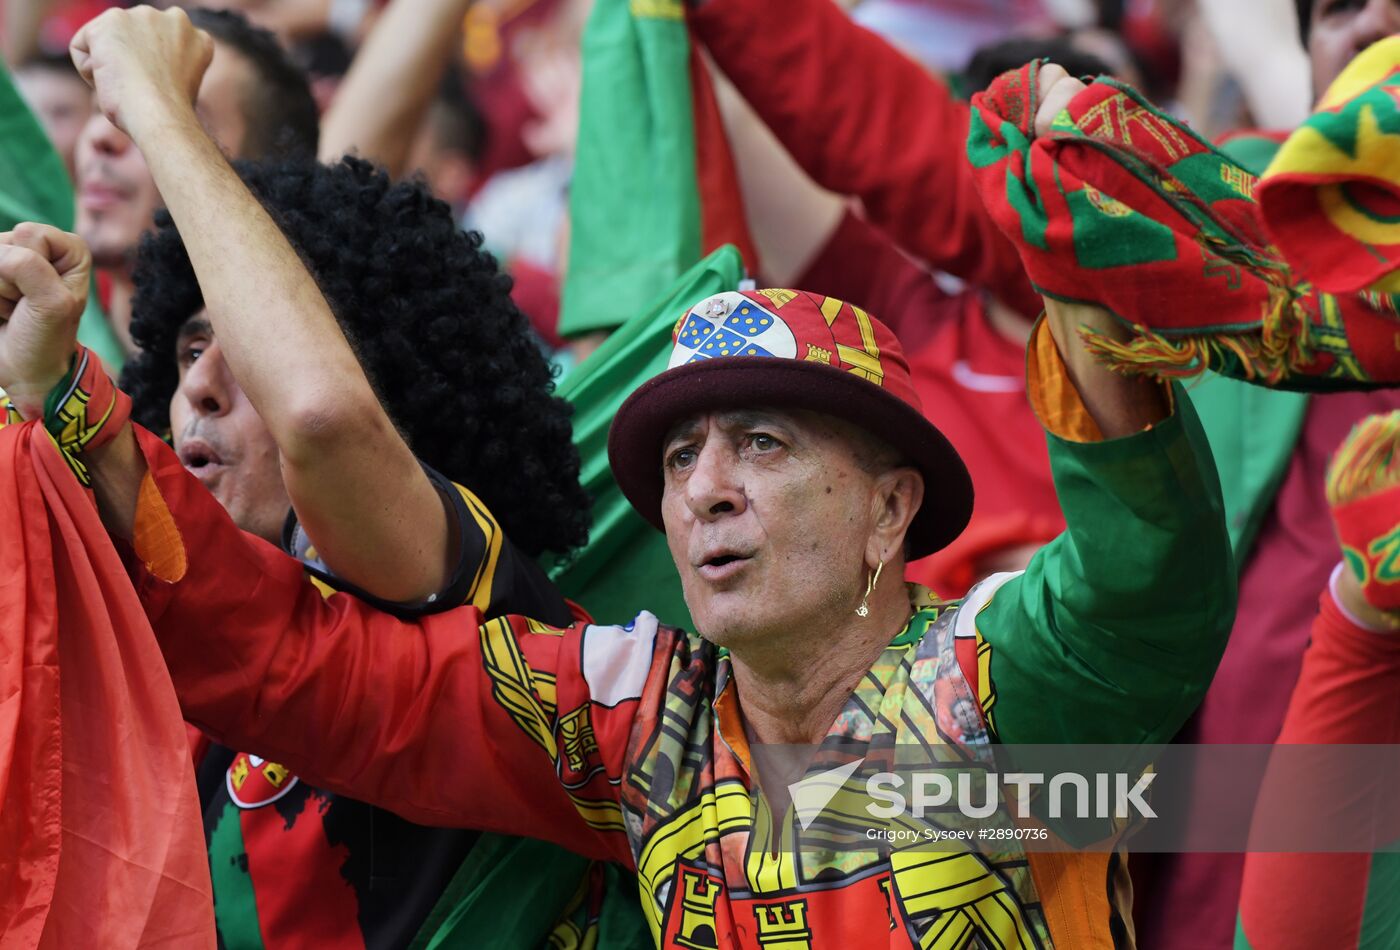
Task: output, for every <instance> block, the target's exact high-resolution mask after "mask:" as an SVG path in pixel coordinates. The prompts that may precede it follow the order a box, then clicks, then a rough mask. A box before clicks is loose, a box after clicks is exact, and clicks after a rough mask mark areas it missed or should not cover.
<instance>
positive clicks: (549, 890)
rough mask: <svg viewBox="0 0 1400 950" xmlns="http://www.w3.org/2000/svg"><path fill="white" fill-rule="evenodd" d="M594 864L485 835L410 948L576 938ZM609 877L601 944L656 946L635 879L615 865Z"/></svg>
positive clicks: (541, 943)
mask: <svg viewBox="0 0 1400 950" xmlns="http://www.w3.org/2000/svg"><path fill="white" fill-rule="evenodd" d="M588 865H589V861H588V860H587V859H586V858H582V857H579V856H578V855H575V854H570V853H569V852H567V851H564V850H563V849H561V848H559V847H558V846H557V845H552V844H546V843H545V842H543V841H533V840H531V839H528V838H507V837H503V836H501V835H491V834H483V835H482V836H481V838H480V839H479V840H478V841H477V843H476V844H475V845H474V846H473V847H472V850H471V853H470V854H468V855H467V859H466V860H465V861H463V862H462V867H461V868H460V869H459V870H458V871H457V874H456V875H455V876H454V877H453V878H452V881H451V883H449V884H448V886H447V889H446V890H445V891H444V892H443V895H442V898H441V899H440V900H439V901H438V903H437V906H435V907H434V908H433V910H432V912H431V913H430V914H429V915H428V919H427V920H426V921H425V922H424V924H423V927H422V929H421V930H420V931H419V933H418V936H417V937H416V938H415V939H414V941H413V943H411V944H410V945H409V948H410V950H440V948H459V947H460V948H464V950H465V948H469V947H471V948H474V947H546V946H556V945H557V944H555V943H552V942H550V935H551V933H553V932H554V931H555V930H556V928H560V927H561V922H562V929H563V930H566V931H571V932H575V933H577V932H581V931H582V929H583V928H584V927H585V926H586V923H587V922H586V920H584V919H583V918H584V915H585V912H586V902H584V901H583V900H582V899H581V898H582V897H583V895H582V894H581V893H580V891H579V884H580V882H583V884H584V885H585V886H586V884H587V882H588V874H587V872H588ZM603 871H604V875H605V887H606V891H607V896H606V897H605V899H604V901H603V906H602V908H601V910H600V913H599V919H598V946H599V947H609V948H611V947H616V948H619V950H628V948H637V950H641V948H644V947H651V946H652V945H653V944H652V940H651V931H650V930H649V929H648V928H647V925H646V920H645V919H644V918H643V917H642V908H641V904H640V903H638V901H637V880H636V878H635V877H633V876H632V875H631V874H628V873H627V872H626V871H624V870H622V869H621V868H619V867H617V866H615V865H606V866H604V868H603ZM563 945H569V944H567V943H566V944H563Z"/></svg>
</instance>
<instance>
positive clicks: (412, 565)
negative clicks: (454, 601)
mask: <svg viewBox="0 0 1400 950" xmlns="http://www.w3.org/2000/svg"><path fill="white" fill-rule="evenodd" d="M212 49H213V48H212V41H211V40H210V39H209V37H208V36H207V35H206V34H204V33H203V32H201V31H198V30H195V29H194V28H193V27H192V26H191V25H190V23H189V20H188V18H187V17H186V16H185V14H184V12H183V11H181V10H178V9H172V10H168V11H165V12H160V13H157V12H155V11H154V10H152V9H150V8H147V7H141V8H137V9H134V10H129V11H109V12H108V13H106V14H103V15H102V16H101V17H99V18H97V19H96V20H94V21H93V22H92V23H90V24H88V26H86V27H85V28H84V29H83V30H82V31H81V32H80V33H79V34H78V36H77V37H75V38H74V41H73V55H74V60H75V62H76V64H77V65H78V68H79V71H80V72H81V73H82V74H83V76H84V78H86V79H87V80H88V81H89V82H90V83H93V85H94V88H95V89H96V91H97V99H98V103H99V105H100V107H101V108H102V110H103V111H104V112H105V113H106V114H107V115H108V116H109V118H111V119H112V120H113V121H114V122H115V123H116V124H118V125H119V126H120V127H122V128H123V129H124V130H125V131H126V132H127V133H128V134H129V135H130V136H131V137H132V139H133V140H134V141H135V142H136V144H137V146H138V147H140V149H141V150H142V152H143V153H144V154H145V156H146V159H147V162H148V164H149V165H150V168H151V172H152V174H153V176H154V178H155V181H156V184H157V185H158V186H159V188H160V192H161V195H162V197H163V198H164V200H165V202H166V205H167V207H168V208H169V210H170V213H171V215H172V216H173V217H174V219H175V223H176V225H177V227H178V228H179V230H180V235H181V238H182V239H183V241H184V244H185V247H186V249H187V251H188V252H189V257H190V261H191V263H192V264H193V266H194V271H195V274H196V276H197V277H198V279H199V284H200V288H201V290H202V291H203V295H204V300H205V303H206V305H207V307H208V312H209V317H210V321H211V323H212V324H213V328H214V335H215V338H216V341H217V344H218V346H219V347H220V348H221V350H222V352H223V355H224V358H225V359H226V360H227V361H228V365H229V367H230V368H231V369H232V371H233V374H234V376H235V377H236V378H237V380H238V382H239V384H240V385H241V386H242V388H243V390H244V392H246V393H247V395H248V398H249V400H250V401H251V402H252V404H253V406H254V407H255V408H256V409H257V411H258V413H259V415H260V416H261V417H262V419H263V421H264V422H265V423H266V425H267V427H268V429H269V431H270V432H271V434H272V437H273V439H274V440H275V441H276V443H277V446H278V448H279V450H280V452H281V461H282V477H283V481H284V482H285V483H286V487H287V491H288V494H289V496H290V497H291V499H292V504H293V507H294V508H295V509H296V512H297V517H298V519H299V520H300V521H301V524H302V526H303V527H304V528H305V529H306V532H307V534H308V535H309V536H310V537H311V538H312V540H313V541H314V542H315V543H316V547H317V549H318V550H319V552H320V554H321V557H322V559H323V560H324V561H325V562H326V563H327V564H328V565H329V566H330V567H331V568H332V570H334V571H335V572H336V574H337V575H339V576H340V577H342V578H344V579H345V580H347V581H349V582H350V583H352V584H355V585H356V586H358V587H360V588H363V589H365V590H367V591H369V592H370V593H372V594H375V595H376V596H379V597H382V598H384V599H386V600H393V601H415V600H420V599H423V598H425V597H427V596H429V595H430V594H433V593H436V592H437V591H438V590H440V589H441V587H442V586H443V585H444V584H445V583H446V581H447V578H448V576H449V574H450V568H451V564H450V549H451V547H452V541H453V539H452V538H451V537H450V528H449V522H448V519H447V516H446V510H445V508H444V503H443V500H442V499H441V497H440V496H439V494H438V492H437V490H436V489H435V488H434V487H433V486H432V484H431V483H430V482H429V480H428V478H427V476H426V475H425V474H424V473H423V471H422V470H421V468H420V467H419V465H418V462H417V461H416V460H415V458H414V457H413V454H412V453H411V452H410V450H409V448H408V446H407V445H406V444H405V443H404V441H403V439H402V438H401V437H400V436H399V434H398V433H397V432H396V431H395V429H394V427H393V425H392V423H391V422H390V420H389V418H388V416H387V415H386V414H385V412H384V410H383V408H382V407H381V405H380V403H379V400H378V398H377V397H376V396H375V393H374V391H373V389H372V388H371V386H370V384H369V381H368V379H367V378H366V377H365V374H364V372H363V370H362V369H361V368H360V364H359V362H358V361H357V360H356V358H355V354H354V352H353V350H352V349H351V347H350V344H349V343H348V342H347V341H346V339H345V336H344V335H343V334H342V332H341V330H340V327H339V325H338V324H337V323H336V319H335V316H334V315H333V314H332V312H331V310H330V307H329V306H328V305H327V303H326V300H325V298H324V297H323V296H322V295H321V292H320V290H319V289H318V288H317V286H316V282H315V280H314V279H313V278H312V276H311V275H310V274H309V273H308V272H307V270H306V268H305V266H304V265H303V264H302V262H301V260H300V258H299V257H298V256H297V254H296V251H295V250H293V248H292V247H291V245H290V244H288V242H287V240H286V238H285V237H284V236H283V235H282V233H281V231H279V230H278V228H277V225H276V224H275V223H274V222H273V220H272V219H271V217H269V215H268V214H267V212H266V211H265V210H263V208H262V206H261V205H260V204H259V203H258V202H257V200H256V199H255V198H254V197H253V196H252V194H251V193H249V191H248V189H247V188H246V187H244V185H243V183H242V182H241V181H240V180H239V178H238V176H237V175H236V174H235V173H234V171H233V169H232V168H231V167H230V166H229V164H228V162H227V161H226V160H225V159H224V156H223V154H222V153H221V152H220V151H219V149H218V146H217V145H215V144H214V142H213V141H212V140H211V139H210V138H209V137H208V135H206V134H205V132H204V130H203V129H202V128H201V126H200V124H199V120H198V119H197V117H196V115H195V112H194V108H193V105H192V103H193V98H194V93H195V91H196V90H197V89H198V86H199V82H200V78H201V76H202V75H203V73H204V70H205V68H206V67H207V65H208V63H209V60H210V57H211V55H212ZM385 484H390V485H394V486H395V490H394V491H392V492H385V491H383V490H382V487H383V486H384V485H385ZM346 512H354V513H355V517H353V518H347V517H346V516H345V513H346Z"/></svg>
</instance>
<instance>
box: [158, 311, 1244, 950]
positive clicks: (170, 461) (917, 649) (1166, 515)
mask: <svg viewBox="0 0 1400 950" xmlns="http://www.w3.org/2000/svg"><path fill="white" fill-rule="evenodd" d="M1048 339H1049V338H1048V334H1046V333H1044V332H1043V327H1042V332H1041V333H1040V334H1039V335H1038V337H1037V338H1036V342H1035V343H1034V344H1033V347H1032V359H1031V364H1030V365H1031V383H1032V385H1031V391H1032V392H1033V393H1034V394H1035V398H1036V403H1037V408H1038V411H1039V413H1040V416H1041V418H1042V419H1043V420H1045V422H1046V424H1047V427H1049V428H1050V429H1052V430H1053V434H1052V435H1051V436H1050V445H1051V458H1052V466H1053V468H1054V471H1055V476H1056V481H1057V485H1058V486H1059V491H1060V494H1061V498H1062V500H1063V502H1064V507H1065V513H1066V516H1067V522H1068V529H1067V531H1066V533H1065V534H1064V535H1062V536H1061V537H1060V538H1058V539H1056V540H1055V541H1054V542H1052V543H1051V544H1050V545H1049V546H1047V547H1046V548H1045V549H1044V550H1043V551H1042V552H1041V553H1040V554H1039V555H1037V556H1036V558H1035V559H1034V560H1033V561H1032V563H1031V565H1030V567H1029V568H1028V569H1027V570H1026V571H1025V572H1023V573H1020V574H1015V575H1000V576H997V577H995V578H992V579H989V580H988V581H986V582H984V583H983V584H982V585H981V586H979V587H978V588H976V589H975V590H974V592H973V593H972V595H971V596H970V597H969V598H968V600H967V601H965V602H964V603H963V604H962V605H961V606H957V605H941V606H934V605H930V604H927V603H925V602H923V601H921V600H920V599H919V598H918V597H917V595H916V602H915V604H914V606H915V607H916V608H917V610H916V612H915V613H914V616H913V619H912V620H911V621H910V623H909V625H908V626H907V627H906V628H905V630H903V631H900V632H898V633H897V634H896V635H895V636H894V637H893V639H892V642H891V644H890V646H889V648H888V649H886V650H885V651H884V653H883V655H882V656H881V657H880V659H879V660H878V662H876V663H875V664H874V666H873V667H872V668H871V672H870V675H869V676H868V677H867V678H866V679H865V680H864V681H863V682H862V684H861V685H860V686H859V687H858V688H857V689H856V690H855V691H854V692H853V693H852V695H851V696H850V697H849V698H848V700H847V702H846V704H845V706H844V708H843V709H842V711H841V713H840V714H839V715H838V716H837V718H836V720H835V722H834V723H833V725H832V727H831V729H830V730H829V733H828V739H829V740H832V741H840V742H845V743H847V744H848V745H849V744H854V745H855V746H857V747H861V746H862V745H863V744H865V743H871V744H877V743H886V742H888V741H889V740H890V739H891V738H892V739H893V740H894V741H895V742H900V743H914V742H922V743H926V744H928V745H930V746H945V747H946V746H949V745H950V744H951V745H955V746H957V747H958V748H959V749H962V750H967V751H972V752H974V753H975V752H976V751H977V750H978V749H985V748H986V747H987V744H988V743H991V742H996V741H1001V742H1016V743H1046V742H1069V741H1074V742H1093V743H1120V744H1134V743H1152V742H1160V741H1164V740H1165V739H1167V738H1169V737H1170V736H1171V735H1172V733H1173V732H1174V731H1175V730H1176V729H1177V727H1178V726H1179V725H1180V723H1181V722H1182V720H1183V719H1184V718H1185V717H1186V716H1187V715H1188V714H1189V713H1190V711H1191V710H1192V709H1193V708H1194V706H1195V705H1196V703H1197V702H1198V701H1199V698H1200V696H1201V694H1202V693H1203V691H1204V689H1205V687H1206V685H1207V683H1208V682H1209V681H1210V677H1211V674H1212V671H1213V670H1214V668H1215V664H1216V662H1217V661H1218V659H1219V656H1220V653H1221V651H1222V650H1223V647H1224V641H1225V636H1226V633H1227V631H1228V630H1229V628H1230V623H1231V621H1232V619H1233V606H1234V599H1233V598H1234V565H1233V562H1232V560H1231V555H1230V549H1229V540H1228V537H1227V533H1226V530H1225V525H1224V522H1223V518H1222V515H1221V511H1222V509H1221V503H1220V497H1219V488H1218V485H1217V484H1216V480H1215V476H1214V471H1213V469H1212V467H1211V464H1210V457H1209V453H1208V452H1207V450H1206V449H1205V444H1204V440H1203V437H1202V435H1201V432H1200V428H1199V425H1198V423H1197V422H1196V419H1195V416H1194V414H1193V413H1192V411H1191V410H1190V408H1189V406H1188V405H1187V404H1186V403H1185V402H1184V400H1181V399H1180V398H1179V393H1178V394H1177V398H1176V400H1175V408H1174V411H1173V414H1172V415H1171V416H1169V417H1168V418H1166V419H1165V420H1163V421H1162V422H1160V423H1159V424H1157V425H1155V426H1153V427H1152V428H1151V429H1149V430H1147V431H1144V432H1142V433H1139V434H1137V435H1134V436H1131V437H1128V438H1123V439H1114V440H1102V439H1100V438H1099V437H1098V433H1097V430H1096V427H1095V426H1094V424H1093V422H1092V420H1091V419H1090V417H1089V416H1088V414H1087V413H1086V412H1085V411H1084V409H1083V406H1082V404H1081V403H1080V402H1079V400H1078V396H1077V394H1076V393H1075V392H1074V390H1073V388H1072V387H1071V386H1070V385H1069V384H1068V383H1067V377H1066V376H1065V375H1064V371H1063V367H1062V366H1061V365H1060V364H1059V361H1058V355H1057V354H1056V352H1055V349H1054V345H1053V343H1048V344H1047V341H1048ZM141 445H142V449H143V451H144V453H145V455H146V458H147V460H148V462H149V464H150V468H151V475H152V479H153V488H154V490H148V491H144V492H143V495H142V497H143V503H142V507H141V509H140V511H139V512H138V532H137V533H138V537H140V538H145V539H147V542H146V543H148V544H150V543H165V544H172V543H173V544H181V545H183V547H184V550H185V554H186V558H187V566H186V568H185V570H184V573H183V575H182V576H180V577H178V578H176V577H171V578H164V579H163V578H161V577H158V576H156V575H154V574H152V573H151V571H150V570H149V569H145V568H142V569H138V570H137V571H136V575H135V581H136V586H137V590H138V593H139V594H140V596H141V598H142V601H143V603H144V605H145V607H146V609H147V612H148V614H149V616H150V618H151V620H152V625H153V628H154V629H155V631H156V634H157V637H158V638H159V640H160V641H161V648H162V652H163V653H164V654H165V657H166V661H167V663H168V665H169V668H170V671H171V674H172V677H173V680H174V682H175V685H176V689H177V691H178V692H179V694H180V697H181V700H182V703H183V705H184V709H185V712H186V714H187V716H188V717H189V718H190V719H191V720H192V721H194V722H195V723H197V724H198V725H200V726H201V727H202V728H204V729H206V730H207V731H209V732H210V733H211V734H213V735H214V736H216V737H217V738H219V739H220V740H221V741H224V742H225V743H227V744H233V745H235V746H236V747H241V748H246V749H251V750H257V752H258V754H260V755H262V756H264V757H267V758H271V759H273V760H275V761H278V762H282V763H285V764H286V765H287V766H288V767H289V768H291V769H294V770H295V771H296V772H297V773H298V774H300V775H302V776H303V777H304V778H305V779H306V780H307V781H310V782H312V783H314V784H316V785H317V786H319V787H325V788H328V789H332V790H335V791H339V792H342V793H345V794H351V795H354V796H356V797H358V798H361V799H363V800H367V801H371V802H374V803H375V804H378V805H380V806H382V807H385V808H388V809H390V810H393V811H395V812H397V813H398V814H401V815H403V816H404V817H405V818H408V819H409V820H411V821H416V822H420V823H425V824H440V825H451V826H468V827H478V828H482V829H484V830H488V831H496V832H505V833H512V834H528V835H535V836H538V837H542V838H546V839H548V840H551V841H554V842H557V843H559V844H562V845H564V846H566V847H568V848H570V849H573V850H575V851H577V852H579V853H581V854H584V855H586V856H590V857H595V858H605V859H610V860H614V861H617V862H620V863H623V864H625V865H628V866H632V867H635V868H636V869H637V870H638V875H639V884H640V896H641V901H642V905H643V910H644V912H645V914H646V915H647V917H648V919H649V921H650V922H651V925H652V928H653V934H654V936H655V937H656V939H657V942H658V944H659V945H661V946H666V947H714V946H742V947H767V948H771V947H775V946H781V947H811V948H814V950H819V948H834V947H852V946H895V947H909V946H920V947H958V948H962V947H969V946H972V947H977V946H988V947H1002V946H1021V947H1049V946H1052V945H1053V946H1059V947H1068V948H1074V950H1082V948H1090V947H1114V946H1130V945H1131V936H1130V934H1131V929H1130V927H1129V925H1128V924H1127V920H1128V917H1127V913H1128V911H1127V908H1126V907H1125V906H1124V905H1123V904H1122V903H1120V901H1121V899H1122V891H1121V890H1120V888H1119V886H1118V885H1119V884H1120V883H1122V881H1123V879H1124V877H1125V875H1124V868H1123V867H1122V863H1121V855H1119V854H1117V853H1106V854H1105V853H1099V854H1088V855H1070V854H1033V855H1024V854H1020V853H1016V852H1004V853H996V854H990V855H979V854H977V853H974V852H971V851H965V852H961V853H953V854H939V853H934V852H922V851H904V850H901V849H899V848H896V849H894V850H893V851H891V850H889V849H888V848H875V849H873V850H870V851H862V852H858V853H856V854H846V855H844V856H843V857H833V856H826V857H824V856H822V855H820V854H813V853H811V850H810V849H807V848H803V849H797V848H795V847H793V846H792V845H793V842H794V838H795V835H796V834H797V833H798V832H797V827H798V826H797V825H796V824H794V821H795V818H794V816H793V814H792V813H791V812H788V813H787V814H786V815H785V816H784V817H783V818H782V819H781V820H780V821H774V819H773V816H772V815H771V814H770V813H769V812H768V810H767V807H766V805H765V804H764V803H763V799H762V798H761V797H755V795H754V793H753V782H752V781H751V779H750V771H749V769H750V759H749V748H748V743H747V740H746V737H745V732H744V729H743V726H742V719H741V713H740V709H739V705H740V697H739V696H738V694H737V692H736V687H735V684H734V681H733V680H732V679H731V678H730V675H729V674H730V663H729V660H728V658H727V657H726V656H723V655H721V652H720V651H718V650H717V649H716V648H715V647H714V646H713V645H711V644H709V643H708V642H707V641H705V640H704V639H702V638H700V637H698V636H695V635H693V634H687V633H685V632H683V631H680V630H677V629H674V628H670V627H665V626H662V625H660V624H658V622H657V620H656V618H655V617H653V616H652V615H650V614H647V613H643V614H641V615H639V616H638V617H637V618H636V619H635V620H633V621H632V622H631V623H630V624H628V625H626V626H618V627H607V626H598V625H590V624H583V623H579V624H575V625H573V626H570V627H567V628H558V627H552V626H549V625H547V624H543V623H540V622H538V621H535V620H532V619H529V618H525V617H514V616H509V617H501V618H496V619H490V620H488V619H487V618H485V617H484V616H483V615H482V613H481V612H480V611H479V610H477V609H475V608H472V607H469V606H468V607H461V608H458V609H456V610H453V611H449V612H446V613H442V614H436V615H433V616H429V617H425V618H421V619H419V620H416V621H401V620H397V619H395V618H393V617H392V616H390V615H388V614H385V613H382V612H379V611H376V610H374V609H373V608H371V607H369V606H367V605H365V604H363V603H362V602H360V601H357V600H355V599H354V598H351V597H348V596H345V595H343V594H335V595H332V596H331V597H329V598H323V597H322V596H321V594H320V593H319V592H318V591H317V590H316V589H315V588H314V587H313V586H312V585H311V584H310V583H309V582H308V581H307V579H306V576H305V573H304V571H303V570H302V568H301V565H300V564H299V563H298V562H296V561H295V560H293V559H291V558H288V557H287V556H286V555H284V554H282V553H281V552H280V551H277V550H276V549H275V548H273V547H271V546H269V545H266V544H263V543H261V542H259V541H256V540H254V539H249V538H247V537H245V536H243V535H242V534H240V533H239V532H238V531H237V529H236V528H235V527H234V526H233V524H232V522H230V521H229V519H228V517H227V516H226V514H225V513H224V512H223V510H222V509H221V508H220V507H219V506H218V504H217V503H216V502H215V501H214V500H213V499H212V498H211V497H209V495H208V494H207V492H205V491H204V490H203V488H202V486H200V485H199V484H198V482H197V481H195V480H194V479H193V478H191V477H190V476H189V475H188V473H186V472H185V471H184V470H183V468H182V467H181V466H180V465H179V462H178V460H177V459H175V458H174V456H173V455H172V454H171V453H170V452H169V450H168V449H167V448H166V447H165V446H164V445H163V444H162V443H160V441H159V440H158V439H155V438H154V437H151V436H149V434H146V433H141ZM162 528H163V529H164V530H162ZM171 529H173V530H171ZM161 539H163V542H162V541H161ZM137 553H138V555H140V560H143V561H144V562H145V563H148V564H158V563H171V561H170V560H168V559H166V560H162V559H160V558H157V557H154V556H151V555H152V554H153V553H154V552H146V553H144V554H143V553H142V551H141V547H140V545H138V550H137ZM196 631H197V633H196Z"/></svg>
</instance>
